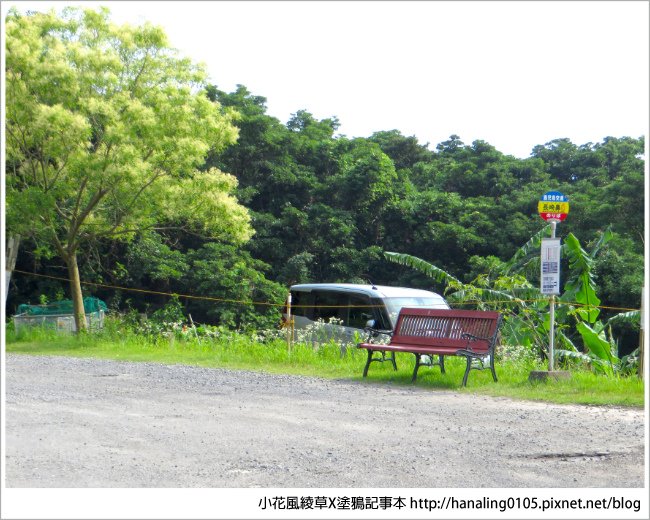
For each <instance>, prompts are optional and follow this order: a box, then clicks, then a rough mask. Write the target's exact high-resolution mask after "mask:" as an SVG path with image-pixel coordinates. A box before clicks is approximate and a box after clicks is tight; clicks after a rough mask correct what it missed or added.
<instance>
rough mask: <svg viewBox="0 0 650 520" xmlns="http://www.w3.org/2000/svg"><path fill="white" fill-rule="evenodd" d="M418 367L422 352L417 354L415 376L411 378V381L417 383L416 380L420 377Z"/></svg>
mask: <svg viewBox="0 0 650 520" xmlns="http://www.w3.org/2000/svg"><path fill="white" fill-rule="evenodd" d="M418 368H420V354H415V368H414V369H413V377H412V378H411V383H415V380H416V379H417V377H418Z"/></svg>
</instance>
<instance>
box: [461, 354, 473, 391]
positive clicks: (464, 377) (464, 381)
mask: <svg viewBox="0 0 650 520" xmlns="http://www.w3.org/2000/svg"><path fill="white" fill-rule="evenodd" d="M465 357H466V358H467V368H465V375H464V376H463V386H467V376H469V371H470V370H471V369H472V358H471V357H469V356H465Z"/></svg>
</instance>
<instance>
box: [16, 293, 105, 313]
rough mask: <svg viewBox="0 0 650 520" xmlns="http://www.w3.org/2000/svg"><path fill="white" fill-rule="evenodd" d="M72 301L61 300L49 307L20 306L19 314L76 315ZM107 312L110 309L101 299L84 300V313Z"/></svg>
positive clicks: (90, 297) (88, 298)
mask: <svg viewBox="0 0 650 520" xmlns="http://www.w3.org/2000/svg"><path fill="white" fill-rule="evenodd" d="M73 309H74V307H73V305H72V300H61V301H58V302H54V303H50V304H48V305H28V304H26V303H23V304H21V305H19V306H18V310H17V313H18V314H27V315H29V316H52V315H55V314H74V311H73ZM100 310H101V311H107V310H108V307H106V304H105V303H104V302H103V301H102V300H100V299H99V298H94V297H92V296H87V297H86V298H84V311H85V312H86V313H90V312H98V311H100Z"/></svg>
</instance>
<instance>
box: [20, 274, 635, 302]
mask: <svg viewBox="0 0 650 520" xmlns="http://www.w3.org/2000/svg"><path fill="white" fill-rule="evenodd" d="M13 272H14V273H20V274H25V275H28V276H38V277H41V278H51V279H53V280H62V281H66V282H69V281H70V279H69V278H64V277H62V276H52V275H48V274H39V273H30V272H27V271H21V270H20V269H15V270H14V271H13ZM81 283H82V284H84V285H94V286H96V287H104V288H106V289H118V290H120V291H131V292H139V293H144V294H157V295H160V296H177V297H179V298H187V299H191V300H206V301H213V302H224V303H236V304H240V305H266V306H269V307H284V306H285V303H271V302H256V301H244V300H234V299H228V298H214V297H212V296H194V295H191V294H178V293H169V292H162V291H152V290H149V289H135V288H131V287H121V286H118V285H108V284H103V283H97V282H84V281H82V282H81ZM547 301H548V300H547V299H545V298H540V299H531V300H522V299H516V300H493V301H481V300H467V301H464V302H457V305H474V304H479V303H483V304H493V303H518V302H522V303H533V302H547ZM555 303H556V305H572V306H575V307H590V308H594V309H608V310H617V311H628V312H630V311H638V310H639V309H628V308H625V307H609V306H606V305H586V304H584V303H578V302H562V301H558V300H556V301H555ZM302 307H314V308H319V309H320V308H322V309H325V308H330V309H332V308H333V309H340V308H363V309H368V308H372V307H382V306H381V305H291V308H302Z"/></svg>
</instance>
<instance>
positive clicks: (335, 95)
mask: <svg viewBox="0 0 650 520" xmlns="http://www.w3.org/2000/svg"><path fill="white" fill-rule="evenodd" d="M11 5H16V6H17V7H18V8H19V9H21V10H26V9H31V10H47V9H48V8H50V7H54V8H57V9H60V8H62V7H64V6H67V5H85V6H91V7H97V6H99V5H105V6H107V7H108V8H109V9H110V10H111V13H112V19H113V20H114V21H115V22H117V23H132V24H142V23H145V22H151V23H153V24H155V25H160V26H162V27H163V28H164V29H165V31H166V33H167V34H168V36H169V39H170V43H171V45H172V46H173V47H175V48H177V49H178V50H179V52H180V54H181V55H184V56H188V57H190V58H191V59H192V60H193V61H197V62H204V63H205V64H206V66H207V69H208V72H209V75H210V83H212V84H215V85H217V87H218V88H219V89H221V90H225V91H228V92H231V91H233V90H234V89H235V88H236V85H237V84H242V85H244V86H246V87H247V88H248V90H249V91H251V92H252V93H253V94H255V95H259V96H264V97H265V98H266V99H267V113H268V114H269V115H271V116H274V117H277V118H278V119H279V120H280V121H282V122H283V123H286V122H287V121H288V120H289V118H290V117H291V114H293V113H295V112H297V111H298V110H301V109H304V110H307V111H308V112H310V113H312V114H313V115H314V116H315V117H316V118H318V119H324V118H328V117H332V116H335V117H337V118H338V119H339V122H340V124H341V126H340V128H339V131H338V132H339V134H342V135H346V136H348V137H367V136H370V135H371V134H372V133H373V132H376V131H381V130H392V129H397V130H399V131H400V132H401V133H402V134H403V135H407V136H415V137H417V139H418V141H419V142H420V143H421V144H427V143H428V144H429V146H430V148H432V149H434V148H435V146H436V145H437V144H438V143H440V142H443V141H445V140H447V139H448V138H449V136H450V135H452V134H456V135H458V136H460V138H461V139H462V141H463V142H465V143H466V144H470V143H472V142H473V141H474V140H476V139H481V140H484V141H487V142H488V143H490V144H492V145H493V146H495V147H496V148H497V149H498V150H499V151H501V152H503V153H506V154H510V155H514V156H516V157H521V158H523V157H528V156H529V155H530V153H531V150H532V148H533V147H534V146H536V145H538V144H545V143H547V142H549V141H551V140H553V139H558V138H565V137H566V138H569V139H571V141H572V142H574V143H575V144H578V145H580V144H585V143H588V142H592V143H597V142H601V141H602V140H603V138H605V137H607V136H614V137H623V136H631V137H639V136H641V135H647V133H648V121H649V117H650V114H649V109H648V99H649V97H650V91H649V86H648V80H649V74H650V71H649V67H650V58H649V53H648V49H649V46H650V45H649V26H650V23H649V5H650V4H649V3H648V2H641V1H633V2H622V1H612V2H609V1H579V2H559V1H557V2H528V1H515V2H511V1H508V2H492V1H480V2H470V1H467V2H464V1H463V2H442V1H424V2H422V1H418V2H404V1H401V2H392V1H361V2H350V1H338V2H325V1H323V2H316V1H291V2H275V1H263V2H253V1H240V2H227V1H202V2H192V1H189V2H188V1H184V2H178V1H163V2H153V1H151V2H146V1H145V2H142V1H119V2H51V1H48V2H45V1H43V2H41V1H19V2H3V12H6V10H7V8H8V7H10V6H11Z"/></svg>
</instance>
